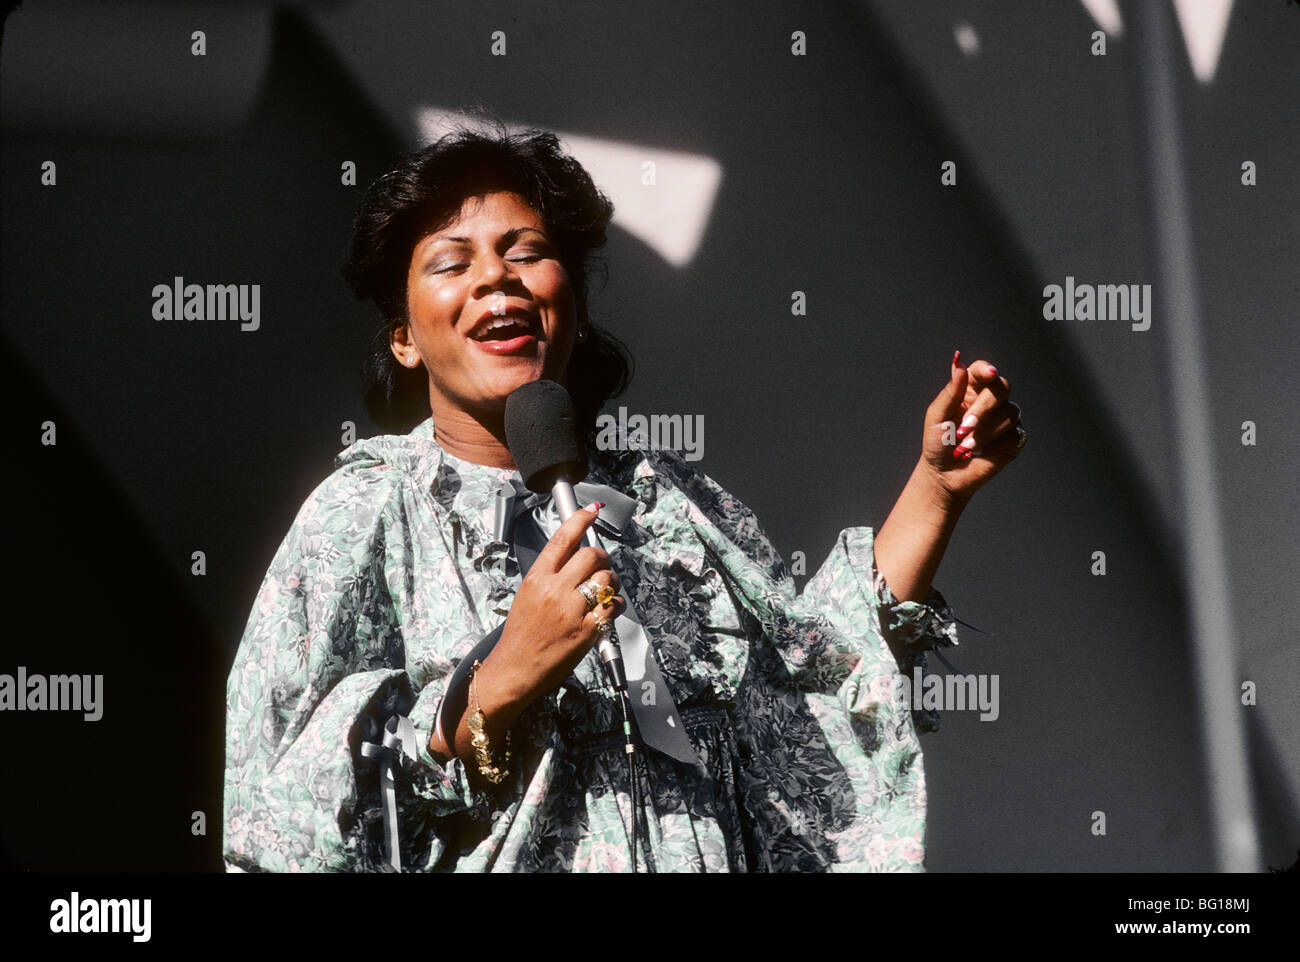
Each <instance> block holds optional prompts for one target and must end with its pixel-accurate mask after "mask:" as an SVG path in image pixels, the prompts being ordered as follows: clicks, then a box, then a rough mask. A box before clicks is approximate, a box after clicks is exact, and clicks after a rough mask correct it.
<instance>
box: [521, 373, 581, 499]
mask: <svg viewBox="0 0 1300 962" xmlns="http://www.w3.org/2000/svg"><path fill="white" fill-rule="evenodd" d="M506 446H507V447H508V448H510V456H511V457H512V458H514V459H515V467H517V468H518V469H519V474H520V477H522V478H523V480H524V484H526V485H527V486H528V489H529V490H530V491H536V492H538V493H539V494H549V493H550V491H551V486H552V485H553V484H554V483H555V481H556V480H557V479H558V478H564V479H565V480H567V481H569V482H570V483H571V484H576V483H577V482H579V481H581V480H582V479H583V478H585V477H586V476H587V452H586V446H585V444H584V443H583V439H582V435H581V434H580V433H579V431H578V415H577V412H576V411H575V410H574V407H573V398H571V397H570V396H569V392H568V391H566V390H565V389H564V386H563V385H561V384H557V383H555V382H554V381H533V382H531V383H529V384H525V385H523V386H522V387H518V388H516V389H515V390H513V391H511V392H510V396H509V397H508V398H506Z"/></svg>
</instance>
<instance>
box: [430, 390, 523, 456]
mask: <svg viewBox="0 0 1300 962" xmlns="http://www.w3.org/2000/svg"><path fill="white" fill-rule="evenodd" d="M430 400H431V401H432V399H430ZM431 407H432V408H433V438H434V440H435V441H437V442H438V446H439V447H440V448H442V449H443V450H444V451H446V452H447V453H448V454H450V455H453V456H455V457H458V458H460V459H461V460H462V461H469V462H471V463H473V464H483V465H486V466H488V467H490V468H507V469H509V470H514V468H515V459H514V458H512V457H511V456H510V449H509V448H508V447H506V427H505V414H504V413H502V414H500V415H496V416H493V415H491V414H485V415H482V416H480V417H475V416H474V415H472V414H470V413H469V412H467V411H465V410H463V409H462V408H459V407H456V406H454V405H444V404H431Z"/></svg>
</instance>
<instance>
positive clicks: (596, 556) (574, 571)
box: [556, 545, 612, 588]
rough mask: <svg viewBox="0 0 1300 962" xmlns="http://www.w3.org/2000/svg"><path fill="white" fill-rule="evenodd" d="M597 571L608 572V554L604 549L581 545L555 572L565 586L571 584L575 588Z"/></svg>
mask: <svg viewBox="0 0 1300 962" xmlns="http://www.w3.org/2000/svg"><path fill="white" fill-rule="evenodd" d="M598 571H610V567H609V552H608V551H606V550H605V549H604V548H593V547H592V546H591V545H583V546H582V547H581V548H579V549H578V550H577V551H575V552H574V553H573V557H571V558H570V559H569V560H568V561H566V562H565V563H564V567H563V568H561V569H560V570H559V571H558V572H556V575H557V576H558V577H559V578H560V580H561V581H562V582H564V583H565V584H571V585H573V587H575V588H576V587H578V585H580V584H582V583H583V582H584V581H586V580H588V579H589V578H591V577H592V576H593V575H595V574H596V572H598ZM611 573H612V572H611Z"/></svg>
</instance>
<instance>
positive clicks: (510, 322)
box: [469, 311, 537, 343]
mask: <svg viewBox="0 0 1300 962" xmlns="http://www.w3.org/2000/svg"><path fill="white" fill-rule="evenodd" d="M469 336H470V340H473V341H478V342H480V343H486V342H488V341H511V340H514V339H516V338H519V337H536V336H537V328H536V325H534V323H533V319H532V317H530V316H529V315H528V314H527V313H525V312H523V311H509V312H507V313H505V314H501V315H499V316H496V315H494V316H492V317H487V318H484V319H483V320H481V321H479V322H478V323H477V324H475V325H474V329H473V330H472V331H470V334H469Z"/></svg>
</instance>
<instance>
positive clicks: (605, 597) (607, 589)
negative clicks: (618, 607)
mask: <svg viewBox="0 0 1300 962" xmlns="http://www.w3.org/2000/svg"><path fill="white" fill-rule="evenodd" d="M617 597H618V592H617V591H615V590H614V588H613V587H612V586H611V585H597V586H596V603H597V604H599V605H607V604H609V603H610V602H611V601H613V600H614V599H615V598H617Z"/></svg>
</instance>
